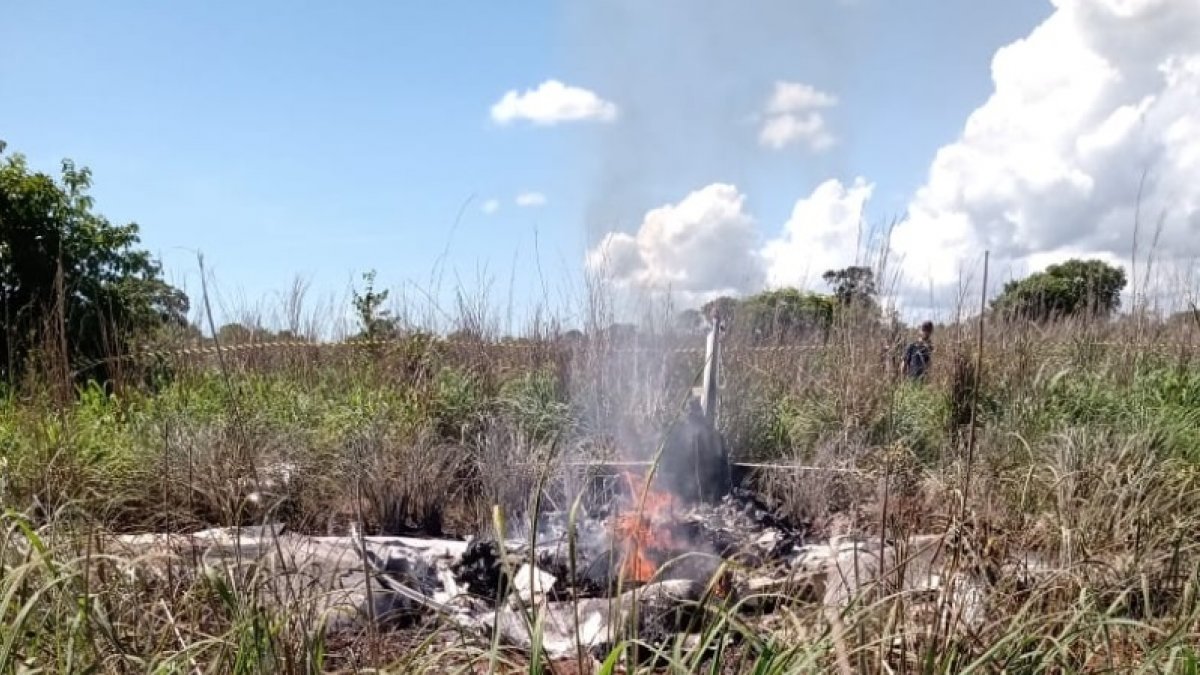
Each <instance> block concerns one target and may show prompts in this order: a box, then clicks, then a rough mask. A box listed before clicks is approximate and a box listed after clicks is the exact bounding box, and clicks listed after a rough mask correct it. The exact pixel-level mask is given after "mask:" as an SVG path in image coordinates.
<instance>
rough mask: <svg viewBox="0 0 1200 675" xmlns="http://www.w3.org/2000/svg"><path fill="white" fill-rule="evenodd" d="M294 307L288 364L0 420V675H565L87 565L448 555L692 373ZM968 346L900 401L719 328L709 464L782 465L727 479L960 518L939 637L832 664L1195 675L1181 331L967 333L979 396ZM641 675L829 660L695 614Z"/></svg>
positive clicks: (774, 634)
mask: <svg viewBox="0 0 1200 675" xmlns="http://www.w3.org/2000/svg"><path fill="white" fill-rule="evenodd" d="M298 288H300V290H299V291H296V292H295V293H293V295H295V294H296V293H299V294H300V295H301V296H302V295H303V292H302V291H303V288H302V286H301V287H298ZM301 304H302V303H301V302H300V300H296V301H295V302H290V303H284V309H283V310H281V312H282V314H284V315H286V316H287V317H289V318H288V325H289V326H294V327H295V328H296V330H297V332H298V333H300V334H307V335H309V338H310V342H309V343H307V344H290V345H289V346H286V347H274V348H265V347H247V348H231V346H230V345H226V346H225V347H226V349H225V350H224V351H223V353H222V354H221V359H220V362H221V365H220V370H219V371H217V370H214V365H215V364H214V361H213V356H214V355H213V354H174V355H172V356H170V357H169V358H166V359H164V358H163V357H161V356H160V357H155V358H143V359H133V360H129V361H126V362H123V364H124V366H123V370H122V371H121V372H122V380H121V381H120V382H118V383H117V386H116V387H115V391H116V392H117V394H118V395H117V396H113V395H112V392H113V389H112V388H110V389H109V390H108V391H100V390H95V389H93V390H87V391H84V392H82V394H81V395H80V396H78V397H77V398H76V399H75V400H74V401H70V402H64V401H62V399H61V396H58V393H59V392H57V391H50V390H39V389H37V388H28V389H24V390H22V391H21V393H20V394H19V395H18V394H12V395H10V396H9V397H8V398H7V399H6V400H5V402H4V403H3V405H2V407H0V455H2V457H3V462H4V472H3V475H2V479H0V499H2V500H3V503H4V504H5V505H6V507H7V508H8V512H7V514H6V515H5V519H4V528H5V529H4V535H3V541H0V548H2V551H0V558H2V563H3V565H4V568H3V570H4V571H3V576H2V577H0V616H2V619H0V621H2V625H3V634H2V636H0V650H2V651H0V672H29V670H28V669H36V668H41V669H44V671H45V672H79V671H86V670H89V669H90V670H92V671H94V672H245V673H250V672H282V673H293V672H294V673H299V672H305V673H311V672H321V671H323V670H336V669H341V670H344V671H362V670H365V669H367V668H369V667H375V666H380V665H388V666H390V668H391V672H424V671H427V670H428V671H444V670H446V669H447V668H448V667H449V668H454V667H458V666H462V667H463V668H465V669H466V670H464V671H463V672H501V671H502V670H503V669H502V668H500V667H499V664H501V663H503V662H505V661H507V662H509V663H510V664H511V665H512V667H513V668H514V669H515V670H513V671H512V672H516V671H518V670H519V671H520V672H550V670H553V672H574V671H571V670H563V668H564V667H565V664H562V663H559V664H544V663H537V662H535V663H530V662H529V659H528V658H527V657H526V655H520V654H511V653H507V652H502V651H500V650H498V648H496V647H495V646H494V645H489V644H488V643H487V642H486V641H479V640H472V639H467V638H465V637H463V636H460V635H457V634H456V633H454V632H453V631H449V629H448V628H447V627H446V626H439V625H436V624H431V625H427V626H423V627H421V628H419V629H413V630H409V631H407V632H405V633H403V634H402V635H399V634H397V635H384V636H381V635H370V634H368V635H363V636H357V637H347V636H338V637H337V639H336V641H327V640H326V639H325V634H324V631H323V630H322V617H320V616H318V615H317V614H315V609H314V607H315V606H316V605H315V603H314V602H312V598H310V597H306V596H305V592H304V591H303V589H300V590H296V591H289V592H290V593H291V595H290V596H289V597H288V598H286V599H285V600H286V601H284V602H282V604H281V603H280V600H279V598H278V597H274V596H273V595H272V594H274V595H275V596H277V595H278V584H277V582H276V580H275V579H273V578H272V577H271V574H270V573H268V572H267V571H264V570H254V571H251V572H250V573H249V574H248V575H246V574H241V575H239V574H232V573H231V574H229V575H224V576H222V575H216V576H204V575H195V574H193V573H190V572H189V571H188V570H189V569H190V568H189V566H188V565H185V564H180V565H178V566H173V567H171V568H169V569H170V572H169V573H168V574H166V576H165V578H145V577H138V576H133V577H131V576H130V575H129V574H127V569H128V567H129V564H130V562H131V561H130V560H128V559H127V557H124V556H123V555H121V554H116V553H112V552H110V551H106V550H104V549H103V548H102V547H100V546H98V544H97V542H98V541H99V540H100V538H101V537H100V535H101V534H103V533H106V532H112V531H116V530H126V531H128V530H147V529H155V530H171V531H190V530H195V529H199V528H201V527H207V526H212V525H232V524H253V523H261V522H264V521H269V520H283V521H284V522H286V523H287V524H288V525H289V526H290V527H292V528H294V529H297V530H301V531H309V532H320V533H325V532H329V531H336V532H339V533H344V532H345V530H346V528H347V527H348V525H349V523H350V522H357V521H361V522H362V523H363V526H364V527H365V529H366V530H367V531H368V532H372V533H384V532H405V531H424V532H428V533H433V532H439V531H440V532H445V533H448V534H457V535H462V534H470V533H477V532H481V531H487V530H488V529H489V528H490V527H491V525H492V523H491V521H490V517H491V513H492V508H493V506H500V507H501V508H502V509H503V511H504V512H505V513H506V514H507V516H508V520H509V521H510V522H515V523H520V521H521V520H522V519H524V518H526V517H527V516H528V515H529V514H528V510H529V509H530V508H531V503H533V500H531V495H538V496H540V497H543V498H544V499H545V500H548V503H549V504H550V505H551V506H554V505H557V506H559V507H562V506H563V505H565V504H569V503H570V500H571V498H572V496H573V495H575V494H577V493H578V491H579V489H580V486H581V485H583V484H585V483H586V482H587V480H588V475H587V471H586V470H583V469H580V468H579V467H577V466H575V465H574V463H575V462H577V461H581V460H588V459H601V458H612V457H622V458H631V457H645V456H648V455H649V454H650V453H651V452H653V450H654V448H655V446H656V444H657V442H658V440H659V438H660V437H661V431H662V428H663V426H664V425H665V424H666V423H667V422H668V421H669V420H670V419H671V418H672V417H673V416H674V415H675V414H676V412H677V410H678V408H679V403H680V401H681V399H682V397H683V396H684V395H685V394H686V392H687V391H688V389H689V388H690V387H692V386H693V385H694V384H695V383H696V377H697V374H698V371H699V368H700V365H701V364H700V362H701V359H702V356H703V355H702V353H699V352H698V351H697V348H699V347H701V346H702V344H703V343H702V340H701V339H699V338H697V337H696V336H686V335H679V334H674V333H672V332H671V331H670V330H667V329H662V330H652V331H648V332H645V331H644V332H641V333H639V334H638V335H636V336H634V337H632V338H631V337H628V336H621V335H619V334H614V333H613V332H612V331H604V330H601V328H602V327H605V326H608V325H610V324H611V323H612V321H611V316H610V314H609V312H608V310H607V309H606V308H605V307H604V306H603V303H591V304H589V306H590V307H591V309H590V310H589V312H591V315H592V318H591V320H590V321H589V322H588V326H586V327H588V330H587V331H585V333H586V335H585V337H583V338H582V339H579V338H578V337H568V336H566V335H564V334H562V333H561V332H559V331H558V330H557V329H555V328H554V327H552V326H551V325H550V324H547V323H543V324H539V325H537V326H534V327H533V328H531V330H530V331H529V334H530V336H531V337H528V338H524V339H521V340H511V339H510V340H503V339H501V338H499V337H498V336H497V334H496V330H495V327H496V325H497V323H498V322H497V321H496V320H495V318H494V317H490V316H488V314H487V311H486V305H485V304H481V303H475V302H466V301H464V302H463V303H462V306H461V307H460V308H459V309H460V311H461V313H462V317H463V318H462V319H461V320H460V321H458V322H457V323H456V324H455V327H456V329H458V330H460V331H461V332H460V334H459V339H457V340H454V341H447V340H444V339H442V338H437V337H434V336H432V335H431V334H425V333H418V332H413V331H410V332H409V333H407V335H406V337H404V338H402V339H399V340H397V341H394V342H392V343H389V344H386V345H370V346H358V347H353V348H352V347H347V346H344V345H322V344H317V343H315V341H312V340H311V338H312V336H314V335H315V333H317V332H318V330H317V329H315V325H316V323H317V322H316V321H314V320H313V319H312V318H311V317H310V316H309V315H308V314H307V313H306V312H305V311H304V310H303V308H302V306H301ZM247 321H248V322H249V321H250V320H249V319H248V320H247ZM654 325H659V326H667V325H669V322H666V321H661V322H659V323H658V324H654ZM975 330H976V326H975V324H974V323H973V322H971V321H963V322H962V323H959V324H955V325H949V326H939V327H938V330H937V332H936V333H935V343H936V345H937V352H936V356H935V366H934V370H933V372H932V375H931V379H930V380H929V381H928V382H927V383H925V384H923V385H912V384H909V383H906V382H903V381H900V380H899V379H898V378H897V376H896V373H895V368H894V360H889V356H888V353H887V351H886V350H887V348H888V346H889V345H890V344H892V342H891V341H892V340H893V339H894V335H893V334H891V333H890V332H889V331H888V330H886V329H884V328H882V327H872V326H864V325H852V326H839V327H838V328H837V329H836V330H834V331H833V332H832V333H831V334H830V335H829V336H828V339H827V340H825V341H823V342H821V343H819V344H789V345H783V348H779V349H763V348H761V347H760V346H756V345H755V344H753V342H752V340H751V339H750V337H749V336H745V335H739V334H737V333H736V332H734V333H731V335H730V340H729V343H728V344H727V346H726V349H725V352H724V360H723V364H722V366H723V382H722V404H721V405H722V407H721V418H720V425H721V428H722V431H723V432H724V433H725V435H726V437H727V438H728V439H729V440H730V444H731V447H732V448H733V451H734V453H735V457H736V458H737V459H739V460H743V461H748V462H755V463H766V464H789V465H803V466H804V467H808V468H804V469H797V468H795V467H792V468H787V469H781V468H754V469H752V470H750V471H749V475H748V477H747V478H748V480H749V481H751V482H753V483H754V484H755V485H757V486H758V488H759V490H760V491H761V492H762V493H763V494H764V495H766V496H767V497H768V498H771V499H774V500H776V501H777V502H778V504H779V506H780V507H781V509H782V510H784V511H787V512H790V513H791V514H793V515H795V516H797V517H801V518H805V519H810V520H813V521H815V522H816V523H817V524H818V526H819V527H820V528H821V529H823V530H824V531H825V532H826V533H827V534H847V533H855V534H860V535H863V536H866V537H868V538H870V539H873V540H877V539H878V538H881V537H882V538H888V539H896V540H903V539H904V538H906V537H908V536H911V535H917V534H930V533H933V534H941V533H943V532H946V531H948V530H949V529H951V528H950V525H951V524H956V525H957V526H962V525H963V524H964V523H967V524H968V525H967V529H966V530H963V531H964V532H966V533H967V534H964V535H962V536H963V537H965V539H963V541H969V542H971V543H972V545H971V546H970V547H969V550H970V551H971V553H969V554H966V556H967V557H971V560H972V561H973V562H971V564H974V565H976V566H977V567H978V568H980V569H988V570H992V571H993V572H996V571H998V572H997V574H995V575H994V578H993V579H992V585H991V586H990V587H989V590H988V593H987V602H986V605H987V607H986V612H985V615H986V620H985V621H984V622H983V623H982V624H981V625H979V626H977V627H976V628H975V629H973V630H972V631H967V632H961V631H959V632H956V631H952V630H947V628H946V626H945V625H943V624H942V623H940V622H939V621H938V619H937V617H936V616H919V615H913V614H912V613H911V612H910V611H909V607H910V605H911V604H912V603H911V602H910V599H909V598H906V597H905V596H904V595H902V594H896V593H889V592H879V593H875V594H874V596H873V597H871V598H870V599H869V601H868V602H867V604H865V605H862V606H858V607H856V608H855V609H853V610H852V611H851V612H849V613H848V614H847V615H846V616H845V617H844V618H843V622H844V624H845V625H846V627H847V632H846V634H845V636H844V637H845V638H846V646H847V650H848V654H846V657H847V658H848V660H849V661H850V662H851V663H852V664H853V665H854V667H855V668H857V669H861V670H864V671H870V672H928V673H934V672H946V673H949V672H1001V671H1003V672H1010V673H1011V672H1030V673H1032V672H1072V673H1074V672H1142V671H1145V672H1195V671H1196V669H1197V667H1200V664H1198V662H1197V656H1196V653H1195V651H1194V647H1193V645H1195V644H1196V643H1197V639H1200V624H1198V623H1197V621H1198V620H1200V602H1197V590H1200V587H1198V583H1200V579H1198V578H1197V570H1198V569H1200V568H1198V567H1197V562H1198V561H1200V557H1198V556H1197V544H1198V541H1197V537H1196V534H1195V533H1196V532H1200V522H1198V520H1200V481H1198V478H1200V476H1198V475H1197V466H1198V464H1197V460H1198V459H1200V454H1198V453H1197V448H1200V431H1198V429H1200V413H1197V412H1196V411H1197V410H1200V369H1197V368H1196V365H1195V359H1196V345H1197V344H1198V343H1197V341H1196V340H1195V337H1196V326H1195V325H1193V324H1189V323H1186V322H1184V323H1174V324H1166V323H1162V322H1150V321H1146V320H1142V319H1134V318H1130V319H1123V320H1119V321H1114V322H1107V323H1102V324H1098V323H1083V322H1077V323H1069V322H1064V323H1058V324H1054V325H1051V326H1040V327H1039V326H1031V325H1003V326H1001V325H990V324H989V325H988V326H987V332H986V334H985V335H986V339H985V341H984V351H983V358H982V362H981V363H982V367H981V368H979V369H978V372H977V370H976V367H975V365H974V362H975V358H976V356H977V354H976V352H975V340H976V337H977V334H976V333H975ZM681 348H682V350H681ZM58 370H61V368H59V369H58ZM58 370H54V369H49V370H47V371H46V372H58ZM59 374H60V375H61V373H59ZM59 379H61V378H59ZM56 381H57V380H56ZM975 401H977V405H978V407H977V408H976V407H974V406H973V402H975ZM972 411H974V412H975V415H976V419H977V422H978V428H977V434H976V441H975V448H974V451H973V452H970V453H969V452H968V451H967V442H968V438H969V434H967V433H965V432H966V430H967V425H968V424H969V422H970V419H971V414H970V413H971V412H972ZM285 474H286V479H285ZM968 476H970V490H969V494H968V493H967V492H966V490H965V486H966V485H967V482H968V481H967V477H968ZM1026 559H1036V560H1037V561H1038V565H1037V569H1036V570H1034V572H1036V573H1024V572H1022V571H1021V570H1022V567H1021V565H1020V564H1019V563H1020V562H1021V561H1023V560H1026ZM962 564H963V565H964V566H966V565H967V564H968V561H967V560H966V559H965V558H964V562H963V563H962ZM898 573H901V572H898V571H896V570H884V574H883V576H884V577H885V578H886V577H888V576H889V574H898ZM864 598H865V596H864ZM781 617H791V618H787V619H785V618H781ZM718 645H719V646H720V649H718V650H717V652H716V653H717V655H716V656H714V655H713V651H712V649H708V648H715V647H717V646H718ZM619 652H620V649H618V650H616V651H614V654H619ZM666 660H667V661H668V662H669V663H668V666H667V670H669V671H671V672H695V671H696V670H697V669H698V668H701V667H703V668H704V669H705V671H706V672H757V673H783V672H812V671H814V670H818V671H819V670H825V669H832V668H834V667H835V658H834V640H833V639H832V634H831V633H830V632H829V628H828V624H827V621H826V617H825V615H824V614H823V613H822V612H821V610H820V608H819V607H818V606H815V605H814V604H813V603H811V602H807V601H803V600H801V599H798V598H795V597H790V598H785V599H784V609H783V610H782V611H781V612H779V613H777V615H776V616H775V617H774V618H772V619H769V620H767V619H754V620H747V619H745V618H742V617H738V616H735V615H734V614H733V613H732V612H723V613H721V614H720V621H718V622H717V624H715V626H714V628H713V630H712V631H710V633H708V634H706V635H705V636H704V640H703V643H702V644H701V645H700V646H699V647H698V646H696V645H686V646H685V645H683V644H680V645H678V646H677V648H676V649H675V650H674V652H673V653H671V654H669V655H668V657H667V659H666ZM618 661H619V659H614V660H613V661H611V662H608V663H603V664H590V665H587V667H589V668H592V670H591V671H585V672H615V668H616V667H617V664H618ZM585 665H586V664H585ZM572 667H573V668H575V669H576V670H580V668H581V667H582V666H580V664H575V665H574V666H572ZM23 669H25V670H23ZM1189 669H1190V670H1189Z"/></svg>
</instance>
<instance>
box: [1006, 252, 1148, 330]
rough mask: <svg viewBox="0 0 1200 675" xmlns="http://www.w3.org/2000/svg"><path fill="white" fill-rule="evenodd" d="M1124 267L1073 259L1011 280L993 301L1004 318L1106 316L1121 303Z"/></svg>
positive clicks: (1098, 261) (1034, 318) (1032, 318)
mask: <svg viewBox="0 0 1200 675" xmlns="http://www.w3.org/2000/svg"><path fill="white" fill-rule="evenodd" d="M1125 283H1126V277H1125V270H1124V269H1122V268H1120V267H1115V266H1113V265H1109V264H1108V263H1106V262H1104V261H1102V260H1080V259H1072V260H1068V261H1066V262H1063V263H1059V264H1057V265H1051V266H1050V267H1047V268H1046V269H1045V270H1044V271H1042V272H1038V273H1036V274H1031V275H1030V276H1028V277H1025V278H1024V279H1020V280H1017V281H1010V282H1008V283H1007V284H1005V285H1004V290H1003V291H1002V292H1001V293H1000V295H998V296H997V297H996V299H995V300H993V301H992V303H991V304H992V309H993V310H994V311H996V312H997V313H999V314H1001V315H1003V316H1005V317H1007V318H1019V319H1028V320H1032V321H1046V320H1050V319H1057V318H1063V317H1068V316H1087V317H1107V316H1109V315H1111V314H1112V313H1113V312H1114V311H1116V310H1117V309H1118V308H1119V307H1120V305H1121V291H1122V290H1124V288H1125Z"/></svg>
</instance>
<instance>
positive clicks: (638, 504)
mask: <svg viewBox="0 0 1200 675" xmlns="http://www.w3.org/2000/svg"><path fill="white" fill-rule="evenodd" d="M624 476H625V480H626V481H627V482H628V483H629V487H630V491H631V492H632V493H633V496H634V504H633V507H632V510H631V511H629V512H626V513H622V514H620V515H618V516H617V517H616V519H615V520H614V523H613V533H614V534H615V535H616V536H617V538H618V540H620V542H621V545H622V549H623V551H624V554H625V558H624V561H623V562H622V572H623V576H624V577H625V578H626V579H630V580H633V581H637V582H642V583H644V582H647V581H649V580H650V579H651V578H653V576H654V573H655V572H656V571H657V570H658V566H659V563H658V562H656V561H655V559H654V558H655V557H657V556H654V555H653V554H655V553H659V554H669V553H671V552H673V551H679V550H683V548H684V544H683V543H682V542H678V541H676V540H675V538H674V537H673V535H672V533H671V523H672V522H673V521H674V519H675V510H676V507H677V506H678V505H677V503H676V500H675V497H674V495H672V494H670V493H669V492H662V491H659V490H654V489H652V488H650V487H649V486H647V485H642V486H640V487H639V486H638V485H637V483H638V481H637V479H636V478H635V477H634V476H633V475H632V474H631V473H629V472H625V474H624Z"/></svg>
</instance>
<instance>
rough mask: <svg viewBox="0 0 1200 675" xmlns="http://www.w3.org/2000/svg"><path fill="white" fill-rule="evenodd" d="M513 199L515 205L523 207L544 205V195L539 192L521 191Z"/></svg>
mask: <svg viewBox="0 0 1200 675" xmlns="http://www.w3.org/2000/svg"><path fill="white" fill-rule="evenodd" d="M514 201H515V202H516V204H517V206H523V207H534V206H545V204H546V195H544V194H542V193H540V192H522V193H521V194H519V195H517V198H516V199H515V200H514Z"/></svg>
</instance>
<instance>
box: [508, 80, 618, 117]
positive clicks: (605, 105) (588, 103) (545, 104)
mask: <svg viewBox="0 0 1200 675" xmlns="http://www.w3.org/2000/svg"><path fill="white" fill-rule="evenodd" d="M617 112H618V111H617V106H616V104H615V103H612V102H610V101H606V100H604V99H602V98H600V97H599V96H597V95H596V94H595V93H594V92H592V91H589V90H587V89H583V88H581V87H574V86H569V85H566V84H563V83H562V82H559V81H558V80H546V81H545V82H542V83H541V84H540V85H538V87H537V88H536V89H526V90H525V91H523V92H518V91H517V90H515V89H512V90H509V91H508V92H506V93H505V94H504V96H503V97H501V98H500V100H499V101H497V102H496V103H495V104H494V105H493V106H492V109H491V115H492V121H494V122H496V123H497V124H502V125H507V124H511V123H512V122H514V121H517V120H525V121H528V122H531V123H533V124H536V125H540V126H550V125H555V124H559V123H563V122H582V121H596V122H611V121H613V120H615V119H616V118H617Z"/></svg>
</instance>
